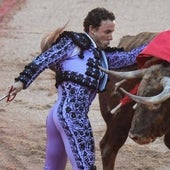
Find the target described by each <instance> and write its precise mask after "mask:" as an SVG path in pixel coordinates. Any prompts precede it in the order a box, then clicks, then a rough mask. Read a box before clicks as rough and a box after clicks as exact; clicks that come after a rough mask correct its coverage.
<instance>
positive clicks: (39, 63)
mask: <svg viewBox="0 0 170 170" xmlns="http://www.w3.org/2000/svg"><path fill="white" fill-rule="evenodd" d="M73 45H74V44H73V42H72V40H71V39H69V38H67V37H62V38H61V39H60V41H59V42H57V43H56V44H54V45H53V46H52V47H51V48H50V49H48V50H47V51H45V52H44V53H42V54H40V55H39V56H37V57H36V58H35V59H34V60H33V61H32V62H31V63H29V64H28V65H27V66H25V69H24V70H23V71H22V72H21V73H20V75H19V77H17V78H15V81H21V82H23V83H24V89H25V88H27V87H28V86H29V85H30V84H31V83H32V82H33V81H34V80H35V79H36V77H37V76H38V75H39V74H40V73H41V72H42V71H44V70H45V69H46V68H49V67H50V66H52V65H55V64H56V65H57V64H58V63H60V62H62V61H63V60H65V59H66V58H67V57H68V56H69V53H70V49H71V47H72V46H73Z"/></svg>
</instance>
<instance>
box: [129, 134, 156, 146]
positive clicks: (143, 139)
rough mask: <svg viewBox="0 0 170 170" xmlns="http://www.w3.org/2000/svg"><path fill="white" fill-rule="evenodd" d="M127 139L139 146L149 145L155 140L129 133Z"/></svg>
mask: <svg viewBox="0 0 170 170" xmlns="http://www.w3.org/2000/svg"><path fill="white" fill-rule="evenodd" d="M129 137H130V138H131V139H132V140H133V141H135V142H136V143H138V144H140V145H144V144H148V143H151V142H153V141H154V140H155V138H151V137H147V138H146V137H142V136H140V135H138V134H133V133H131V132H129Z"/></svg>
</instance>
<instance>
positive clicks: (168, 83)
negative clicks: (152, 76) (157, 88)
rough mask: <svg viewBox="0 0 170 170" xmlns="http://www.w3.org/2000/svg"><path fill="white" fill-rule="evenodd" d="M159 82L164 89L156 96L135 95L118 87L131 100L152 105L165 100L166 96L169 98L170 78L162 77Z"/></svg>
mask: <svg viewBox="0 0 170 170" xmlns="http://www.w3.org/2000/svg"><path fill="white" fill-rule="evenodd" d="M161 84H162V85H163V87H164V89H163V91H162V92H161V93H159V94H158V95H156V96H152V97H142V96H136V95H133V94H131V93H129V92H127V91H126V90H124V89H123V88H120V89H121V90H122V91H123V92H124V93H125V94H126V95H127V96H129V97H130V98H131V99H132V100H134V101H136V102H137V103H142V104H146V105H154V104H160V103H162V102H164V101H166V100H167V99H168V98H170V78H169V77H163V78H162V80H161Z"/></svg>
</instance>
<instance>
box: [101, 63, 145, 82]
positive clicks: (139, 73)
mask: <svg viewBox="0 0 170 170" xmlns="http://www.w3.org/2000/svg"><path fill="white" fill-rule="evenodd" d="M99 69H101V70H102V71H104V72H105V73H107V74H109V75H110V76H112V77H117V78H120V79H134V78H142V77H143V75H144V73H145V72H146V70H147V69H139V70H134V71H123V72H121V71H113V70H107V69H104V68H103V67H100V66H99Z"/></svg>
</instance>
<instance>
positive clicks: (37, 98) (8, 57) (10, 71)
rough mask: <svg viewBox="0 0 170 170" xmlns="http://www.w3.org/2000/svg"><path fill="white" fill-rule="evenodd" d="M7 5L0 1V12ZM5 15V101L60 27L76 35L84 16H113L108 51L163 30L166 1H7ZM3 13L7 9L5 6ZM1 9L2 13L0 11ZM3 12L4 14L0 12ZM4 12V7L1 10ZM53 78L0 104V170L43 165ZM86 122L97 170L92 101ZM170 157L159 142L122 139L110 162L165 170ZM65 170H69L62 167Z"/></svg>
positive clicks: (133, 169) (47, 75) (0, 42)
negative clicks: (99, 10) (98, 11)
mask: <svg viewBox="0 0 170 170" xmlns="http://www.w3.org/2000/svg"><path fill="white" fill-rule="evenodd" d="M5 1H6V2H8V1H9V0H4V1H2V0H0V7H2V5H3V4H4V2H5ZM9 2H10V3H8V4H10V5H12V3H13V5H12V6H11V7H10V8H9V10H6V11H5V12H4V10H0V18H1V21H0V49H1V50H0V82H1V83H0V97H1V96H3V95H5V94H6V92H7V91H8V89H9V87H10V86H11V85H12V84H13V82H14V78H15V77H16V76H18V73H19V72H20V71H22V70H23V68H24V66H25V64H27V63H28V62H30V61H31V60H32V59H33V58H34V57H35V56H37V55H38V54H39V52H40V41H41V38H42V37H43V35H44V34H46V33H48V32H50V31H52V30H53V29H55V28H56V27H59V26H62V25H64V24H65V23H66V22H67V21H68V20H70V24H69V26H68V29H70V30H74V31H78V32H81V31H82V30H83V27H82V22H83V19H84V17H85V16H86V14H87V12H88V11H89V10H91V9H92V8H95V7H105V8H107V9H109V10H112V11H113V12H114V13H115V15H116V30H115V33H114V35H113V38H114V40H113V42H112V45H113V46H116V45H117V43H118V41H119V39H120V38H121V37H122V36H123V35H127V34H130V35H134V34H137V33H139V32H143V31H151V32H155V31H163V30H167V29H169V23H170V17H169V11H170V1H169V0H163V1H162V0H154V1H150V0H143V1H137V0H119V1H118V0H86V1H83V0H74V1H73V0H67V1H63V0H57V1H56V0H50V1H46V0H29V1H26V0H18V1H17V0H14V1H13V0H11V1H9ZM8 7H9V6H8ZM0 9H2V8H0ZM3 9H4V8H3ZM6 9H7V6H6ZM54 84H55V81H54V75H53V73H52V72H51V71H49V70H46V71H44V72H43V73H42V74H41V75H40V76H39V77H38V78H37V79H36V80H35V81H34V83H33V84H31V86H30V87H29V88H28V89H27V90H23V91H22V92H21V93H19V94H18V95H17V97H16V98H15V99H14V101H12V102H11V103H6V102H5V100H3V101H0V122H1V123H0V169H2V170H42V169H43V166H44V161H45V142H46V133H45V121H46V116H47V114H48V111H49V109H50V107H51V106H52V105H53V103H54V102H55V100H56V90H55V87H54ZM89 117H90V120H91V124H92V127H93V131H94V136H95V141H96V165H97V168H98V170H102V164H101V157H100V150H99V146H98V144H99V141H100V140H101V138H102V136H103V134H104V131H105V123H104V121H103V119H102V117H101V115H100V111H99V104H98V98H97V97H96V99H95V100H94V102H93V104H92V106H91V109H90V112H89ZM169 158H170V152H169V150H168V149H167V148H166V147H165V146H164V144H163V142H162V139H161V138H160V139H157V140H156V141H155V142H154V143H152V144H149V145H144V146H141V145H138V144H136V143H134V142H133V141H132V140H131V139H128V140H127V141H126V143H125V145H124V146H123V147H122V148H121V149H120V151H119V154H118V157H117V159H116V167H115V169H116V170H169V169H170V159H169ZM67 170H71V167H70V164H69V162H68V165H67Z"/></svg>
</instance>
